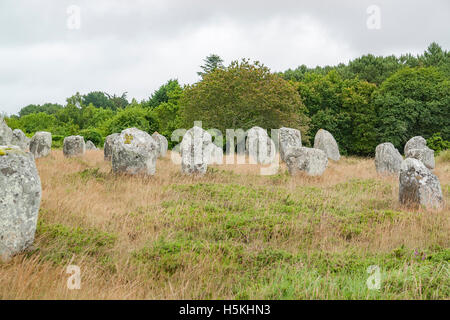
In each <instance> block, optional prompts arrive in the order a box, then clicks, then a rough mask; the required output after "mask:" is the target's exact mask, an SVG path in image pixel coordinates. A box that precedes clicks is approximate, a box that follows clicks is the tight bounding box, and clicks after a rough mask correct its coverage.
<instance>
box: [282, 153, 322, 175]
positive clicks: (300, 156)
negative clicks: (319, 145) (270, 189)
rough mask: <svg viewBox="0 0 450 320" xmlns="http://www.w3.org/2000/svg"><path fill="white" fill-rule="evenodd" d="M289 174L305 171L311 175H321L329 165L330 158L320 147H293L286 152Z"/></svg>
mask: <svg viewBox="0 0 450 320" xmlns="http://www.w3.org/2000/svg"><path fill="white" fill-rule="evenodd" d="M285 158H286V164H287V167H288V170H289V174H291V175H294V174H296V173H297V172H298V171H305V172H306V174H308V175H310V176H321V175H322V174H323V172H324V171H325V169H326V168H327V165H328V158H327V155H326V154H325V152H324V151H322V150H320V149H313V148H305V147H291V148H289V149H287V150H286V153H285Z"/></svg>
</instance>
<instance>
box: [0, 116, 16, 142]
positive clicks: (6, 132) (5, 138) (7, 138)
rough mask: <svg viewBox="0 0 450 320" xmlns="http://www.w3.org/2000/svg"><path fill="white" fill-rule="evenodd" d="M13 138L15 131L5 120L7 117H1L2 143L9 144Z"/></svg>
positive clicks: (0, 138) (0, 139)
mask: <svg viewBox="0 0 450 320" xmlns="http://www.w3.org/2000/svg"><path fill="white" fill-rule="evenodd" d="M12 138H13V131H12V130H11V128H10V127H8V125H7V124H6V122H5V119H3V118H1V117H0V145H3V146H4V145H9V144H11V140H12Z"/></svg>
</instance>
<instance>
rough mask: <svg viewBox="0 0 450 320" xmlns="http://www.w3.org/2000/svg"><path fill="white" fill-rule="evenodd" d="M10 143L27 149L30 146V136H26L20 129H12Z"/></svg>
mask: <svg viewBox="0 0 450 320" xmlns="http://www.w3.org/2000/svg"><path fill="white" fill-rule="evenodd" d="M11 144H12V145H14V146H19V147H20V148H21V149H22V150H24V151H27V150H29V148H30V138H28V137H27V136H26V135H25V133H23V131H22V130H20V129H14V130H13V136H12V140H11Z"/></svg>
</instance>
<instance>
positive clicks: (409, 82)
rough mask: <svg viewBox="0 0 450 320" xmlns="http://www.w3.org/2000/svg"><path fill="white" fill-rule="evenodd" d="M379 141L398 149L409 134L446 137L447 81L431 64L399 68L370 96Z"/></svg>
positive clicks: (449, 118) (449, 133) (449, 112)
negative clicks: (374, 112)
mask: <svg viewBox="0 0 450 320" xmlns="http://www.w3.org/2000/svg"><path fill="white" fill-rule="evenodd" d="M374 103H375V106H376V109H377V116H378V119H379V120H378V124H377V126H376V127H377V129H378V130H377V131H378V136H379V139H378V140H379V141H383V142H385V141H389V142H392V143H393V144H394V145H395V147H396V148H399V149H400V150H402V148H403V145H404V144H405V143H406V142H407V141H408V140H409V139H410V138H411V137H413V136H417V135H420V136H423V137H424V138H425V139H427V138H430V137H431V136H432V135H433V134H434V133H435V132H437V131H439V132H441V134H442V137H443V139H445V140H450V81H449V79H448V77H445V76H444V74H443V73H442V72H441V71H440V70H439V69H438V68H435V67H429V68H420V67H419V68H409V67H406V68H403V69H401V70H399V71H397V72H396V73H395V74H393V75H392V76H391V77H389V78H388V79H387V80H386V81H385V82H383V84H382V85H381V87H380V89H379V90H378V91H377V93H376V94H375V97H374Z"/></svg>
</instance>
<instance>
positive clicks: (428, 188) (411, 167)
mask: <svg viewBox="0 0 450 320" xmlns="http://www.w3.org/2000/svg"><path fill="white" fill-rule="evenodd" d="M399 201H400V203H401V204H404V205H413V206H414V205H416V206H417V205H421V206H423V207H425V208H426V209H442V208H443V206H444V197H443V195H442V189H441V184H440V182H439V179H438V177H437V176H435V175H434V174H433V173H431V171H430V170H429V169H428V168H427V167H426V166H425V165H424V164H423V163H422V162H421V161H420V160H417V159H413V158H407V159H406V160H405V161H403V162H402V165H401V169H400V176H399Z"/></svg>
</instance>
